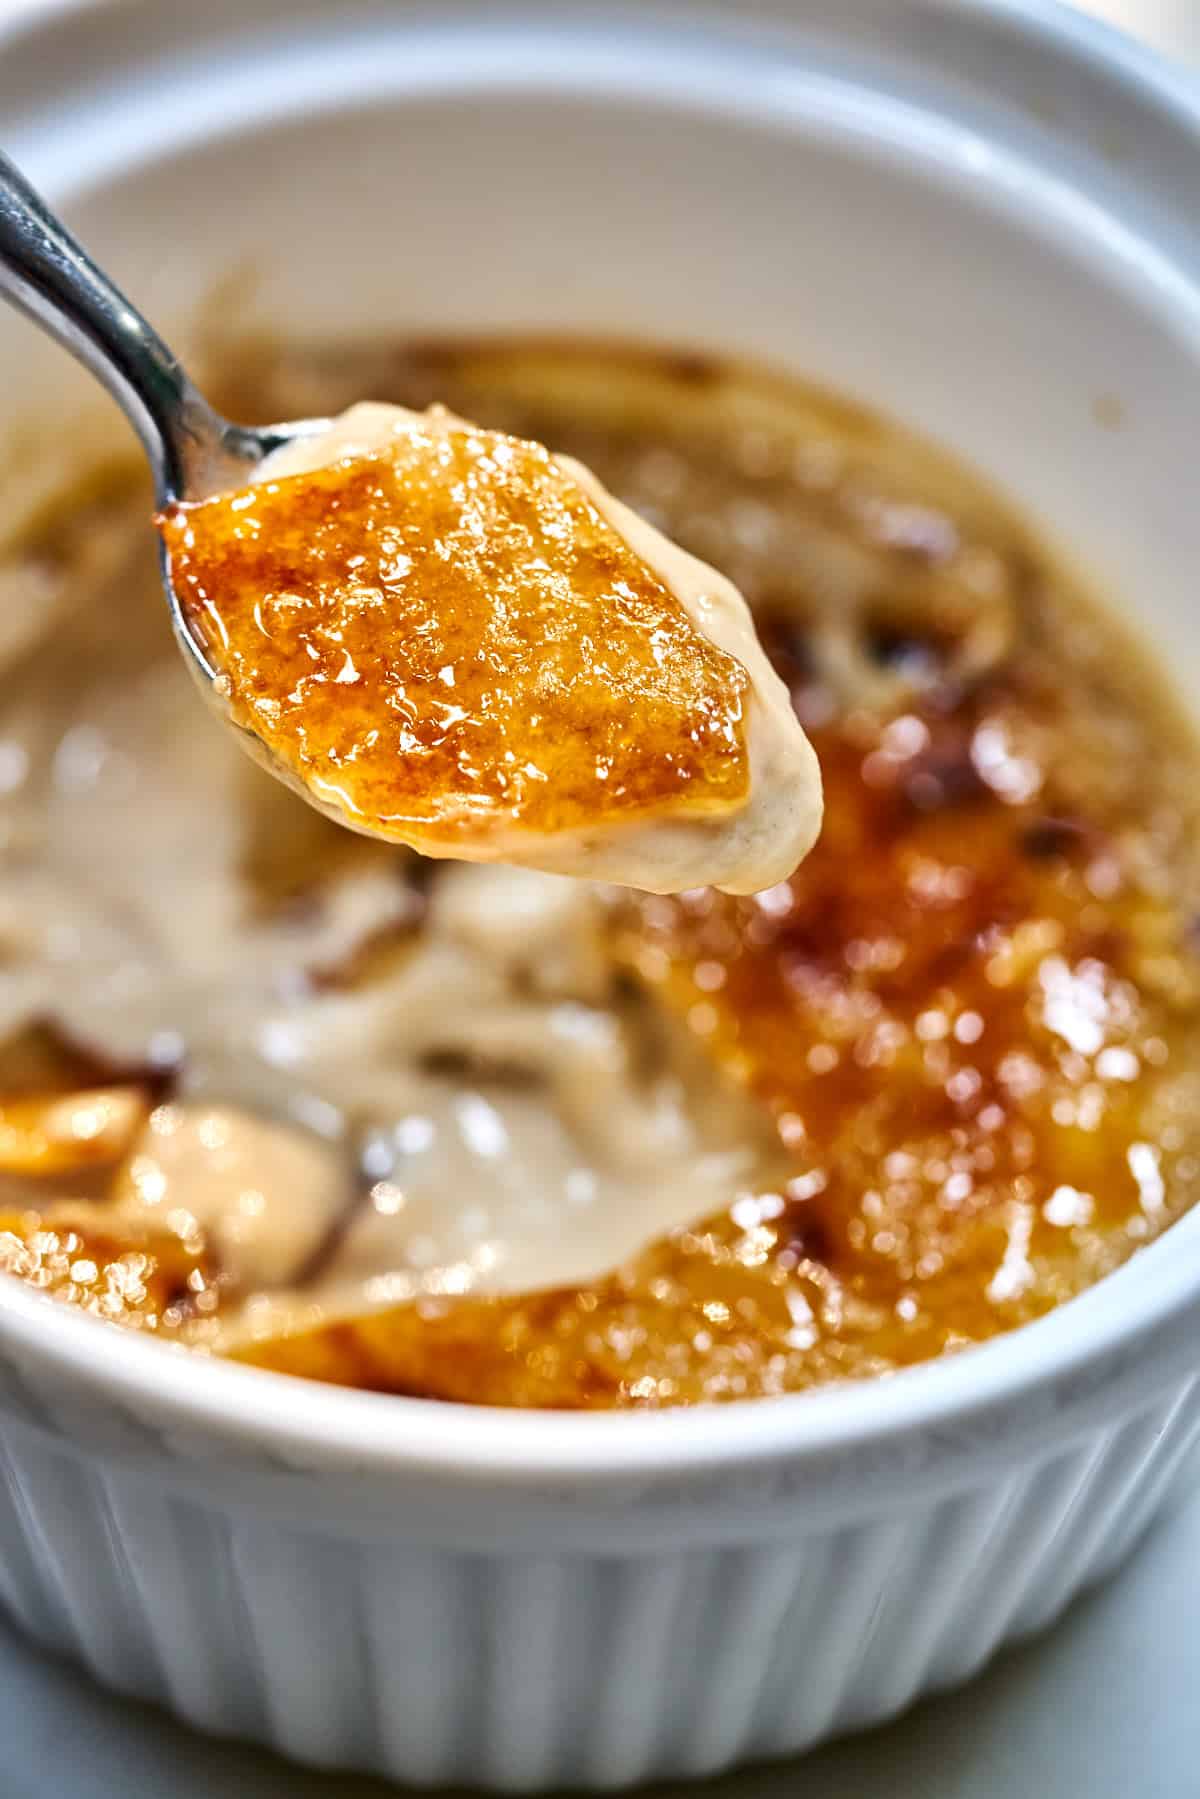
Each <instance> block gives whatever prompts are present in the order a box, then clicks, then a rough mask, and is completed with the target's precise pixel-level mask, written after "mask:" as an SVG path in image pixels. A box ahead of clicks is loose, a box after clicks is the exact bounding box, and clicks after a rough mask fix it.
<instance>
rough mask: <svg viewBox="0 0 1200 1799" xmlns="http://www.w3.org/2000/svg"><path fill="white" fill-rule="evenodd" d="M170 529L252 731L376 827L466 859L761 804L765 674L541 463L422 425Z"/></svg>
mask: <svg viewBox="0 0 1200 1799" xmlns="http://www.w3.org/2000/svg"><path fill="white" fill-rule="evenodd" d="M161 529H162V531H163V535H164V539H165V541H166V544H167V547H168V550H169V552H170V557H171V568H172V578H173V581H174V583H175V586H176V590H177V592H178V593H179V595H180V599H181V602H182V605H183V608H184V613H185V616H186V617H188V619H189V620H190V622H191V624H192V627H193V629H194V630H195V631H196V632H197V634H198V635H199V636H200V637H201V639H202V640H203V641H204V642H205V643H206V645H207V648H208V653H209V655H210V656H211V657H212V658H213V660H214V662H215V664H216V666H217V667H218V668H219V669H220V670H221V671H222V672H223V674H224V675H225V677H226V678H227V680H228V683H229V697H230V702H231V706H232V709H233V713H234V717H235V718H236V719H238V720H239V721H240V722H242V723H244V724H246V725H248V726H249V728H250V729H252V730H253V731H254V732H255V733H256V735H258V736H259V737H261V738H262V739H263V741H264V742H265V743H266V744H267V745H268V746H269V748H270V749H271V750H272V751H273V752H275V754H277V755H278V756H279V757H280V758H281V760H282V761H283V762H284V763H285V765H286V766H288V767H289V768H291V769H292V770H293V772H294V773H295V774H297V775H298V776H299V778H300V779H301V780H302V781H303V782H304V783H305V784H306V785H308V786H310V787H311V788H312V789H313V791H314V793H315V795H316V796H317V798H318V799H319V800H320V801H322V802H323V803H325V804H327V805H331V806H333V807H336V809H337V810H338V811H339V812H340V813H344V814H345V815H346V817H347V818H348V820H349V821H350V822H351V823H352V824H354V825H356V826H358V827H359V828H361V829H364V830H366V831H369V832H371V833H374V834H377V835H381V836H385V837H392V838H400V839H408V838H413V837H415V839H416V841H417V842H419V843H421V844H424V845H425V846H427V847H429V846H431V845H436V844H437V843H438V842H439V841H441V842H444V843H446V844H447V845H449V846H453V845H454V844H455V843H456V841H458V840H461V839H463V838H467V837H470V836H472V835H479V834H482V833H486V832H488V831H489V830H491V829H493V828H494V826H495V822H496V818H497V815H499V816H500V817H501V818H502V819H503V822H504V824H505V825H507V826H509V827H512V826H515V825H520V826H521V827H523V828H525V829H527V830H529V831H532V832H537V833H555V832H563V831H572V830H579V829H585V830H589V829H595V828H600V827H603V826H604V825H605V824H607V823H610V822H612V821H613V819H614V818H625V817H628V816H630V815H637V814H640V813H660V812H670V811H672V810H674V809H678V808H680V807H683V806H689V807H693V808H698V809H699V810H701V811H713V810H719V809H721V808H722V807H728V806H730V805H732V804H734V803H736V802H737V801H738V800H739V799H741V798H742V797H743V795H744V793H745V791H746V787H747V781H748V768H747V762H746V754H745V747H744V743H743V741H742V737H743V732H742V699H743V695H744V693H745V690H746V686H747V677H746V673H745V671H744V670H743V669H742V668H741V667H740V665H739V664H738V663H737V662H736V661H735V660H734V659H733V657H731V656H728V655H726V654H725V653H724V652H723V651H721V650H720V649H718V648H717V647H716V646H715V645H713V644H711V643H709V642H708V640H707V639H706V638H704V637H703V636H702V635H701V634H700V632H699V631H697V630H696V629H695V627H694V626H693V625H692V623H691V621H690V620H689V618H688V616H687V613H686V612H685V610H684V608H683V606H682V605H681V604H680V602H679V600H678V599H677V598H676V597H675V596H674V595H673V594H672V593H671V592H670V591H669V590H668V589H667V588H666V587H665V586H664V585H663V583H662V582H661V581H660V580H659V579H658V578H657V577H656V575H655V574H654V573H653V572H652V571H651V569H649V568H648V567H647V566H646V565H645V563H643V562H642V561H640V560H639V558H638V557H637V556H636V555H635V554H634V553H633V551H632V550H631V549H630V548H629V546H628V545H627V544H626V543H625V542H624V541H623V539H622V538H621V537H620V536H619V535H618V534H617V532H616V531H615V530H614V529H613V527H612V526H611V524H609V523H608V521H607V520H605V519H604V518H603V517H602V516H601V514H600V513H599V511H598V510H597V508H596V506H595V505H594V504H593V503H592V502H591V500H590V499H589V498H588V496H587V495H586V494H585V493H584V492H583V490H582V489H581V488H580V487H579V486H578V485H577V484H576V483H575V481H574V480H573V479H572V478H571V476H570V474H569V473H568V472H567V471H566V470H565V469H563V468H562V467H560V466H559V465H558V464H557V463H556V462H555V461H554V459H553V458H552V457H551V456H550V455H549V454H547V452H546V451H545V450H544V449H543V448H542V447H541V446H540V445H538V444H533V443H527V442H524V441H522V440H520V439H517V438H513V437H508V436H505V435H502V434H498V433H495V432H487V431H481V430H479V429H476V428H473V427H470V426H467V425H455V426H453V427H451V428H445V427H443V426H442V425H441V424H440V421H437V420H434V421H428V422H427V421H418V424H417V426H416V428H414V429H413V430H412V431H409V432H405V433H398V434H397V435H396V436H395V437H394V438H393V440H392V442H391V444H390V445H389V448H388V449H387V451H386V452H385V453H381V454H377V455H374V456H370V457H366V456H360V457H356V458H354V459H346V460H342V461H339V462H337V463H335V464H334V465H333V466H332V467H329V468H324V469H317V470H313V471H311V472H308V473H305V474H297V475H289V476H285V477H283V478H280V479H276V480H267V481H264V482H263V483H262V484H261V485H257V486H255V487H253V488H247V489H246V490H245V491H243V492H239V493H235V494H228V495H223V496H221V497H219V498H217V499H212V500H207V501H204V502H203V503H200V504H192V505H180V506H178V507H177V508H175V510H174V511H172V512H171V513H169V514H168V515H167V516H166V517H165V518H164V519H163V520H162V521H161Z"/></svg>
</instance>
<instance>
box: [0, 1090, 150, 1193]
mask: <svg viewBox="0 0 1200 1799" xmlns="http://www.w3.org/2000/svg"><path fill="white" fill-rule="evenodd" d="M149 1112H150V1103H149V1097H148V1095H147V1093H146V1090H145V1089H144V1088H142V1087H96V1088H87V1089H84V1090H83V1091H80V1092H76V1093H65V1094H60V1093H55V1094H50V1095H37V1096H26V1095H21V1096H19V1097H16V1098H10V1099H4V1100H0V1173H3V1174H10V1175H62V1174H71V1173H77V1172H79V1171H80V1170H83V1169H88V1168H96V1167H103V1166H104V1165H105V1164H106V1163H111V1162H115V1161H116V1160H117V1158H118V1157H119V1156H121V1155H123V1154H124V1153H125V1151H126V1150H127V1149H128V1147H129V1145H130V1143H131V1142H132V1141H133V1139H134V1137H135V1136H136V1134H137V1132H138V1131H139V1130H140V1129H141V1127H142V1125H143V1124H144V1123H145V1121H146V1119H147V1117H148V1116H149Z"/></svg>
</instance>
